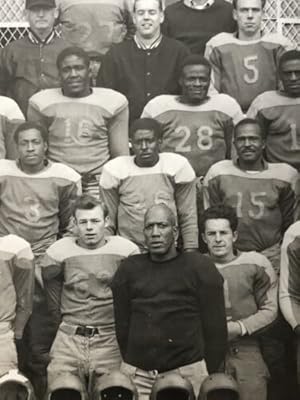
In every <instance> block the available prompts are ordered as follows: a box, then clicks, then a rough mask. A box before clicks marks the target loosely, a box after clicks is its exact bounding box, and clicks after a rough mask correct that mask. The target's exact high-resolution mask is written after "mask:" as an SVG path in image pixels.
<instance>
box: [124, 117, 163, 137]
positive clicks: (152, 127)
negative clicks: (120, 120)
mask: <svg viewBox="0 0 300 400" xmlns="http://www.w3.org/2000/svg"><path fill="white" fill-rule="evenodd" d="M140 130H142V131H151V132H153V133H154V135H155V137H156V139H157V140H161V139H162V135H163V130H162V126H161V124H160V123H159V122H158V121H157V120H156V119H153V118H139V119H136V120H135V121H134V122H133V123H132V124H131V126H130V128H129V136H130V139H134V137H135V134H136V132H138V131H140Z"/></svg>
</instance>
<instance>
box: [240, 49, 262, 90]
mask: <svg viewBox="0 0 300 400" xmlns="http://www.w3.org/2000/svg"><path fill="white" fill-rule="evenodd" d="M257 60H258V57H257V55H254V56H248V57H245V58H244V61H243V64H244V67H245V68H246V70H247V71H248V73H246V74H244V75H243V78H244V81H245V82H246V83H250V84H252V83H255V82H257V81H258V76H259V74H258V69H257V66H256V62H257Z"/></svg>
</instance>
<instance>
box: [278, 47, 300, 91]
mask: <svg viewBox="0 0 300 400" xmlns="http://www.w3.org/2000/svg"><path fill="white" fill-rule="evenodd" d="M278 74H279V77H280V79H281V82H282V84H283V87H284V90H285V92H286V93H287V94H288V95H289V96H291V97H300V51H299V50H290V51H287V52H285V53H284V54H283V55H282V56H281V58H280V60H279V64H278Z"/></svg>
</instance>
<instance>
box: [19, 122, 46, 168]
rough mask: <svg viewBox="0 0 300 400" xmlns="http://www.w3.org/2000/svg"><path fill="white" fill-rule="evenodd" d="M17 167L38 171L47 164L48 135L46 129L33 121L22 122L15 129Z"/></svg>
mask: <svg viewBox="0 0 300 400" xmlns="http://www.w3.org/2000/svg"><path fill="white" fill-rule="evenodd" d="M14 139H15V142H16V149H17V152H18V163H19V167H20V168H21V169H22V170H23V171H24V172H25V173H30V174H34V173H38V172H40V171H41V170H43V169H44V168H45V165H47V161H46V159H45V158H46V156H45V155H46V151H47V148H48V144H47V140H48V135H47V131H46V129H45V128H44V127H43V126H41V125H39V124H37V123H35V122H24V123H23V124H21V125H20V126H19V127H18V128H17V129H16V131H15V134H14Z"/></svg>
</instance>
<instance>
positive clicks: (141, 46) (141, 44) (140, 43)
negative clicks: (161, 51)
mask: <svg viewBox="0 0 300 400" xmlns="http://www.w3.org/2000/svg"><path fill="white" fill-rule="evenodd" d="M133 40H134V41H135V44H136V45H137V47H138V48H139V49H142V50H151V49H156V48H157V47H158V46H159V45H160V43H161V41H162V34H160V35H159V36H158V38H156V39H155V40H154V41H153V42H152V43H150V44H148V45H146V44H145V43H144V42H143V40H141V39H139V38H138V37H137V36H136V35H134V37H133Z"/></svg>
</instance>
